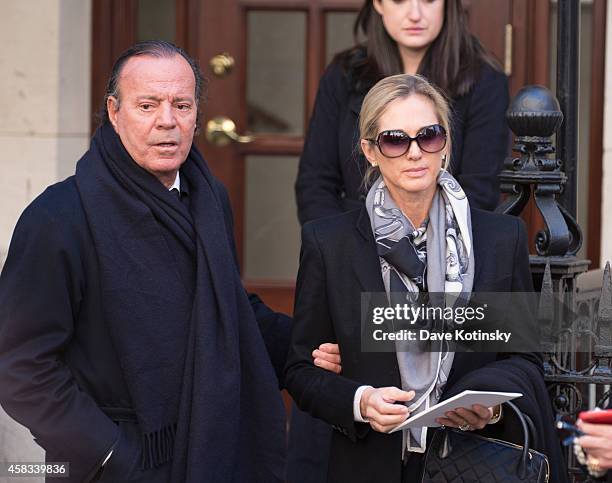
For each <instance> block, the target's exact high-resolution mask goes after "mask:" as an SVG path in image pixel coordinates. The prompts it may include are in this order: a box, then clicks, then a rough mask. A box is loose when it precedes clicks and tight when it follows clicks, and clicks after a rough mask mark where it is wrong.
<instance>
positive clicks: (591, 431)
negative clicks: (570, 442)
mask: <svg viewBox="0 0 612 483" xmlns="http://www.w3.org/2000/svg"><path fill="white" fill-rule="evenodd" d="M576 425H577V426H578V427H579V428H580V429H581V430H582V431H584V432H585V433H586V436H581V437H580V438H578V440H577V441H578V444H580V446H582V449H583V450H584V452H585V453H586V454H587V457H588V460H587V461H593V460H595V461H596V466H598V467H599V468H600V469H602V470H609V469H610V468H612V424H589V423H585V422H584V421H581V420H580V419H579V420H578V422H577V423H576Z"/></svg>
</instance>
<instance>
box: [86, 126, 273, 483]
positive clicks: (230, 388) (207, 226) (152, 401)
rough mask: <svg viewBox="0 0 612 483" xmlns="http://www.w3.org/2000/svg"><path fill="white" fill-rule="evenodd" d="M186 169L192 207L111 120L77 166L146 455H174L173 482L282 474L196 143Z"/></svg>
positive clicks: (220, 203)
mask: <svg viewBox="0 0 612 483" xmlns="http://www.w3.org/2000/svg"><path fill="white" fill-rule="evenodd" d="M181 179H182V180H183V179H184V180H185V181H186V182H187V183H188V186H189V199H190V203H189V210H188V209H187V208H186V207H185V206H184V205H183V204H182V203H181V202H180V201H179V200H178V199H177V198H176V197H175V196H173V195H172V194H171V193H170V192H169V191H168V190H167V189H166V187H164V186H163V185H162V184H161V183H160V182H159V181H158V180H157V179H156V178H155V177H154V176H153V175H151V174H149V173H148V172H147V171H145V170H144V169H142V168H141V167H140V166H138V165H137V164H136V163H135V162H134V161H133V160H132V158H131V157H130V156H129V154H128V153H127V151H126V150H125V148H124V146H123V145H122V143H121V141H120V139H119V137H118V135H117V134H116V133H115V131H114V129H113V128H112V126H111V125H110V124H108V123H106V124H104V125H103V126H101V127H100V128H99V129H98V130H97V132H96V133H95V135H94V138H93V140H92V144H91V147H90V149H89V151H88V152H87V153H86V154H85V155H84V156H83V158H82V159H81V160H80V161H79V163H78V165H77V170H76V182H77V186H78V189H79V193H80V196H81V199H82V201H83V206H84V209H85V213H86V216H87V220H88V224H89V228H90V229H91V233H92V236H93V240H94V244H95V248H96V252H97V256H98V261H99V269H100V279H101V280H100V281H101V290H102V294H101V297H102V301H103V307H104V316H105V319H106V321H107V323H108V326H109V330H110V333H111V337H112V340H113V343H114V346H115V348H116V351H117V354H118V357H119V360H120V364H121V368H122V371H123V374H124V376H125V380H126V383H127V386H128V388H129V392H130V397H131V400H132V404H133V406H134V409H135V411H136V414H137V418H138V423H139V426H140V429H141V431H142V433H143V452H144V455H143V461H142V465H143V467H144V468H150V467H155V466H158V465H160V464H162V463H164V462H167V461H169V460H172V465H173V466H172V481H176V482H178V481H180V482H195V481H197V482H218V481H227V482H230V481H240V482H242V481H245V482H250V481H253V482H269V481H281V480H282V479H283V470H284V469H283V465H284V459H283V458H284V432H285V426H284V420H283V415H284V410H283V406H282V400H281V398H280V394H279V391H278V386H277V384H278V383H277V380H276V376H275V374H274V370H273V368H272V365H271V363H270V360H269V357H268V355H267V352H266V348H265V345H264V342H263V340H262V337H261V334H260V332H259V329H258V326H257V322H256V320H255V317H254V315H253V312H252V309H251V306H250V304H249V301H248V299H247V296H246V293H245V291H244V289H243V287H242V284H241V281H240V276H239V273H238V270H237V267H236V264H235V259H234V256H233V255H234V254H233V253H232V246H233V245H232V241H231V240H230V239H229V236H231V235H228V233H229V232H230V231H231V229H230V230H228V227H227V226H226V219H225V216H224V203H227V195H226V194H225V192H224V191H223V188H222V187H221V186H220V184H219V182H218V181H217V180H216V179H215V178H214V177H213V176H212V174H211V173H210V171H209V169H208V167H207V165H206V163H205V161H204V159H203V158H202V156H201V155H200V153H199V152H198V150H197V149H196V148H195V147H192V149H191V151H190V153H189V156H188V158H187V160H186V161H185V163H184V164H183V166H182V167H181ZM169 237H172V238H169ZM169 241H172V243H169ZM171 246H172V247H175V248H178V250H184V253H179V254H177V253H173V251H172V250H171V248H170V247H171ZM181 260H189V261H191V263H193V264H194V265H195V270H194V269H193V267H182V266H181V265H184V263H183V264H182V263H181ZM190 273H195V276H194V277H191V276H188V275H186V274H190Z"/></svg>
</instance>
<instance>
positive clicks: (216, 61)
mask: <svg viewBox="0 0 612 483" xmlns="http://www.w3.org/2000/svg"><path fill="white" fill-rule="evenodd" d="M235 63H236V62H235V61H234V58H233V57H232V56H231V55H229V54H228V53H227V52H223V53H222V54H217V55H215V56H214V57H213V58H212V59H210V62H209V63H208V65H209V66H210V69H211V70H212V71H213V74H214V75H215V76H217V77H224V76H226V75H228V74H229V73H230V72H231V71H232V70H233V69H234V65H235Z"/></svg>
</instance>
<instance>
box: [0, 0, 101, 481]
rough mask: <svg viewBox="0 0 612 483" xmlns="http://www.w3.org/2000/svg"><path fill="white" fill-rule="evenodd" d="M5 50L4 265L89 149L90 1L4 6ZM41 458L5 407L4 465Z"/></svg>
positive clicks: (0, 428) (1, 100) (0, 54)
mask: <svg viewBox="0 0 612 483" xmlns="http://www.w3.org/2000/svg"><path fill="white" fill-rule="evenodd" d="M0 45H3V46H4V47H3V48H2V49H0V72H2V75H1V76H0V112H1V113H2V115H1V116H0V142H1V143H2V149H1V150H0V173H1V174H0V193H1V194H2V198H1V199H2V201H1V202H0V267H1V266H2V263H3V261H4V258H5V256H6V252H7V249H8V245H9V240H10V237H11V234H12V231H13V228H14V226H15V223H16V222H17V219H18V217H19V215H20V213H21V212H22V211H23V209H24V208H25V207H26V206H27V205H28V204H29V203H30V202H31V201H32V200H33V199H34V198H35V197H36V196H37V195H38V194H40V193H41V192H42V191H43V190H44V189H45V188H46V187H47V186H48V185H50V184H52V183H55V182H56V181H58V180H60V179H63V178H65V177H66V176H69V175H70V174H72V173H73V172H74V166H75V163H76V161H77V160H78V158H79V157H80V156H81V155H82V154H83V152H84V151H85V149H86V148H87V146H88V142H89V124H90V122H89V119H90V108H89V104H90V96H89V92H90V72H91V69H90V62H91V0H28V1H6V2H2V15H1V16H0ZM43 460H44V452H43V451H42V449H41V448H40V447H38V446H37V445H36V444H34V442H33V441H32V436H31V435H30V433H29V431H28V430H26V429H25V428H23V427H22V426H20V425H18V424H17V423H15V422H14V421H12V420H11V419H10V418H9V417H8V416H7V415H6V414H5V413H4V412H3V411H2V410H1V409H0V461H30V462H39V461H43ZM2 480H3V478H1V477H0V483H4V482H3V481H2ZM19 480H20V482H21V483H26V482H27V481H28V479H24V478H20V479H19ZM10 481H14V479H11V480H10ZM30 481H42V479H40V478H38V479H35V480H30ZM7 482H8V480H7Z"/></svg>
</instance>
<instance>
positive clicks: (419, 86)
mask: <svg viewBox="0 0 612 483" xmlns="http://www.w3.org/2000/svg"><path fill="white" fill-rule="evenodd" d="M412 95H420V96H423V97H425V98H427V99H429V100H430V101H431V103H432V104H433V106H434V110H435V111H436V116H437V117H438V122H439V123H440V124H441V125H442V127H444V129H445V130H446V161H445V163H444V168H445V169H446V168H447V167H448V165H449V163H450V154H451V153H452V151H453V149H452V142H451V127H450V108H449V106H448V101H447V100H446V98H445V96H444V94H442V93H441V92H440V91H439V90H438V89H436V88H435V87H434V86H433V85H432V84H430V83H429V82H427V80H426V79H425V78H424V77H422V76H420V75H410V74H398V75H393V76H390V77H385V78H384V79H382V80H381V81H379V82H378V83H377V84H376V85H375V86H374V87H372V88H371V89H370V91H369V92H368V94H367V95H366V96H365V98H364V100H363V104H362V105H361V112H360V113H359V139H360V140H361V139H375V138H376V136H377V135H378V129H379V121H380V118H381V116H382V115H383V113H384V112H385V111H386V110H387V108H388V107H389V104H391V103H392V102H393V101H396V100H398V99H404V98H406V97H409V96H412ZM379 175H380V170H379V169H378V167H374V166H372V165H368V169H367V170H366V173H365V176H364V179H363V185H364V188H365V189H366V190H367V189H368V188H369V187H370V186H371V184H372V183H373V182H374V181H376V178H378V176H379Z"/></svg>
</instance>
